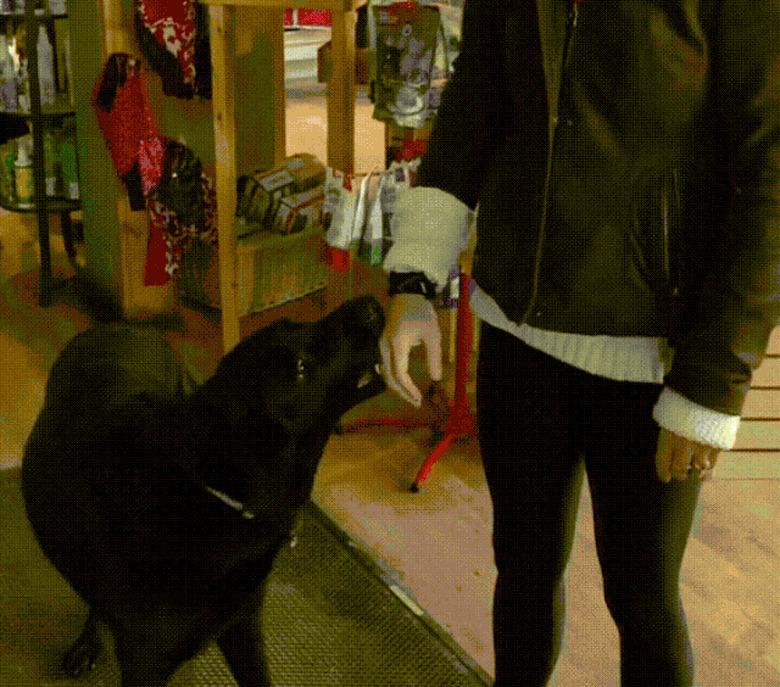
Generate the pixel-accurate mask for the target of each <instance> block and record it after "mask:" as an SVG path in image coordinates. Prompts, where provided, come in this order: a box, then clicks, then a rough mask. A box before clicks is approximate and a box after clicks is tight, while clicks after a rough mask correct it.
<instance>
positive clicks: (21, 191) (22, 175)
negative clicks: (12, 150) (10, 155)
mask: <svg viewBox="0 0 780 687" xmlns="http://www.w3.org/2000/svg"><path fill="white" fill-rule="evenodd" d="M31 148H32V136H31V134H25V135H24V136H21V137H20V138H19V142H18V149H17V153H16V163H15V165H14V182H15V187H16V203H17V204H18V205H19V207H23V208H30V207H32V202H33V188H34V187H33V168H32V159H31V156H30V149H31Z"/></svg>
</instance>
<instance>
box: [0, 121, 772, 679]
mask: <svg viewBox="0 0 780 687" xmlns="http://www.w3.org/2000/svg"><path fill="white" fill-rule="evenodd" d="M304 116H308V115H305V112H304ZM18 284H21V286H19V285H18ZM31 284H32V286H31ZM33 287H34V279H32V280H27V281H25V280H22V281H21V282H18V283H17V282H14V283H12V284H8V283H6V284H0V296H2V304H3V306H2V308H0V465H5V466H9V465H14V464H16V463H17V462H18V460H19V458H20V455H21V450H22V447H23V443H24V440H25V438H26V436H27V433H28V432H29V430H30V427H31V425H32V422H33V421H34V418H35V416H36V414H37V412H38V410H39V408H40V406H41V402H42V397H43V387H44V384H45V380H46V374H47V370H48V368H49V366H50V365H51V363H52V362H53V360H54V356H55V355H56V353H57V350H58V348H59V347H61V345H62V344H63V343H64V342H65V341H66V340H67V339H69V338H70V337H71V336H72V335H73V334H75V333H76V332H77V331H79V330H80V329H82V328H83V327H85V326H86V324H87V323H86V320H85V318H83V317H81V316H79V315H78V314H77V313H75V312H73V311H71V310H69V309H68V308H65V307H64V306H57V307H55V308H52V309H50V310H47V311H41V310H39V309H38V308H37V307H36V306H35V304H34V294H32V293H31V288H33ZM187 322H188V329H187V330H186V331H185V333H184V334H183V335H179V336H178V337H177V339H176V341H175V342H174V343H175V345H176V347H177V348H178V349H179V351H180V352H181V353H182V355H184V356H185V357H186V358H187V359H188V360H189V361H190V362H191V363H192V364H194V365H196V366H198V367H200V368H201V369H203V370H206V371H208V370H213V367H214V365H215V364H216V354H215V351H217V350H218V349H219V341H220V338H219V331H218V329H217V327H216V325H215V324H213V323H212V322H209V321H207V320H204V319H202V318H200V317H199V316H190V315H188V319H187ZM451 372H452V370H451V369H450V370H449V371H448V374H451ZM472 384H473V382H472ZM472 390H473V389H472ZM372 413H390V414H394V415H413V413H412V412H411V410H410V409H409V408H408V407H406V406H404V405H403V404H401V403H400V402H399V401H397V400H396V399H395V398H394V397H393V396H391V395H390V394H389V393H386V394H383V395H382V396H380V397H378V398H377V399H376V400H374V401H371V402H369V403H367V404H365V406H363V407H361V408H360V409H359V414H362V415H370V414H372ZM427 436H428V434H427V432H426V431H425V430H414V431H410V432H397V431H391V430H382V431H376V432H370V433H365V432H364V433H361V434H355V435H347V436H334V437H333V438H332V439H331V441H330V442H329V444H328V447H327V450H326V453H325V456H324V458H323V461H322V464H321V468H320V472H319V474H318V478H317V481H316V485H315V493H314V499H315V500H316V501H317V502H318V503H319V504H320V505H321V506H322V507H323V508H324V509H325V510H326V511H327V512H328V513H329V514H331V515H332V516H333V517H335V519H336V520H337V521H338V522H340V523H341V525H342V526H343V527H344V529H345V530H347V531H348V532H349V533H350V534H351V535H352V536H353V537H354V538H355V540H356V542H358V545H360V546H363V547H365V548H366V550H367V551H369V552H370V554H371V555H372V556H373V557H374V558H375V559H376V560H377V561H378V562H379V563H380V564H381V565H382V566H384V567H385V568H387V569H388V570H390V571H392V573H393V574H394V575H395V577H396V578H397V580H398V581H399V582H400V583H401V584H402V585H403V586H404V587H405V588H406V589H407V590H408V591H409V593H410V595H411V596H412V597H413V598H414V599H415V600H416V602H417V603H418V604H419V605H420V606H422V607H423V608H424V609H426V610H427V611H428V612H429V613H430V614H431V615H433V617H434V618H435V619H436V620H437V621H438V622H439V623H440V624H441V625H443V626H444V627H445V628H446V629H447V630H448V631H449V632H450V633H451V634H452V636H453V637H454V638H455V639H456V640H457V641H458V642H459V643H460V644H461V646H463V647H464V648H465V649H466V650H467V651H468V652H469V653H470V654H471V655H472V656H473V657H474V658H475V659H476V660H477V661H478V662H479V663H480V664H481V665H482V666H483V667H484V668H485V669H486V670H487V671H488V672H492V670H493V658H492V638H491V630H490V614H491V599H492V587H493V583H494V579H495V570H494V567H493V564H492V553H491V548H490V531H491V506H490V500H489V497H488V493H487V490H486V487H485V480H484V474H483V471H482V467H481V463H480V458H479V451H478V448H477V446H476V442H475V441H473V440H466V441H463V442H461V443H458V444H457V445H456V446H455V447H454V448H453V450H451V451H450V453H448V454H447V455H446V456H445V457H444V458H443V459H442V460H441V461H440V462H439V463H438V464H437V466H436V467H435V468H434V471H433V473H432V475H431V479H430V481H429V483H428V484H427V485H426V487H425V488H424V489H423V491H422V492H421V493H419V494H416V495H413V494H410V493H409V492H408V491H407V487H408V485H409V483H410V481H411V479H412V478H413V476H414V474H415V472H416V470H417V468H418V466H419V463H420V460H421V459H422V458H423V455H424V444H425V440H426V439H427ZM772 475H777V471H776V469H774V468H772V467H771V466H767V465H762V466H758V468H757V469H756V470H752V469H751V466H749V465H748V466H746V465H745V464H744V463H742V464H739V463H736V462H731V463H730V462H729V461H728V460H724V461H723V462H722V464H721V465H719V467H718V471H717V472H716V475H715V479H713V481H712V482H710V483H709V484H707V485H706V486H705V487H704V489H703V491H702V497H701V501H700V507H699V510H698V513H697V517H696V522H695V526H694V531H693V536H692V537H691V540H690V543H689V546H688V551H687V554H686V558H685V562H684V566H683V573H682V589H683V600H684V603H685V607H686V611H687V614H688V618H689V622H690V628H691V635H692V640H693V644H694V647H695V653H696V662H697V685H699V686H700V687H726V686H729V685H733V686H735V687H780V482H779V481H778V480H777V479H772V478H771V476H772ZM757 476H764V477H769V478H764V479H760V478H758V477H757ZM568 581H569V587H568V620H567V631H566V639H565V645H564V649H563V652H562V655H561V659H560V662H559V664H558V667H557V670H556V675H555V679H554V680H553V681H552V682H551V685H554V686H556V687H595V686H604V687H609V686H614V685H618V684H619V668H618V646H617V633H616V631H615V629H614V626H613V624H612V622H611V620H610V617H609V615H608V613H607V610H606V607H605V605H604V602H603V599H602V589H601V578H600V573H599V569H598V563H597V560H596V555H595V550H594V537H593V524H592V514H591V507H590V501H589V497H588V492H587V489H583V494H582V501H581V504H580V515H579V522H578V535H577V538H576V542H575V546H574V551H573V555H572V559H571V563H570V567H569V571H568ZM3 687H5V686H3Z"/></svg>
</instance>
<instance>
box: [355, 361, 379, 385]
mask: <svg viewBox="0 0 780 687" xmlns="http://www.w3.org/2000/svg"><path fill="white" fill-rule="evenodd" d="M381 372H382V368H381V367H380V365H379V363H377V364H376V365H374V369H373V370H366V371H365V372H364V373H363V374H362V375H361V376H360V379H358V383H357V388H358V389H363V388H365V387H367V386H368V385H369V384H371V382H374V381H377V379H378V378H381V377H382V374H381Z"/></svg>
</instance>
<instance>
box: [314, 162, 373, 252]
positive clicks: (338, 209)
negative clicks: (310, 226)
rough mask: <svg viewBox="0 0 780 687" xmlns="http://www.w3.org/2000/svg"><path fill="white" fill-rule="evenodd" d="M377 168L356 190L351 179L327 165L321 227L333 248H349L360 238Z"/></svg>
mask: <svg viewBox="0 0 780 687" xmlns="http://www.w3.org/2000/svg"><path fill="white" fill-rule="evenodd" d="M373 175H374V171H371V172H370V173H369V174H368V175H366V176H365V177H363V179H362V180H361V182H360V188H359V190H357V191H354V190H353V184H352V179H351V178H350V177H349V176H346V177H345V176H344V173H343V172H341V171H339V170H334V169H330V168H328V174H327V178H326V180H325V201H324V203H323V206H322V226H323V227H324V228H325V229H326V230H327V233H326V235H325V240H326V241H327V243H328V245H329V246H331V247H332V248H338V249H341V250H346V249H348V248H349V247H350V246H351V245H352V244H353V243H354V242H355V241H358V240H360V238H361V236H362V234H363V227H364V225H365V222H366V208H367V207H368V203H369V189H370V182H371V177H372V176H373Z"/></svg>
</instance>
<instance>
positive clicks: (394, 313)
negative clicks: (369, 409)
mask: <svg viewBox="0 0 780 687" xmlns="http://www.w3.org/2000/svg"><path fill="white" fill-rule="evenodd" d="M421 343H422V344H424V345H425V350H426V353H427V356H428V371H429V373H430V375H431V379H432V380H434V381H439V380H440V379H441V369H442V367H441V332H440V331H439V320H438V318H437V317H436V312H435V311H434V309H433V305H431V303H430V302H429V301H428V300H426V299H425V297H424V296H420V295H418V294H414V293H399V294H397V295H395V296H393V298H392V300H391V301H390V306H389V308H388V313H387V321H386V323H385V331H384V333H383V334H382V337H381V338H380V339H379V349H380V351H381V352H382V373H383V376H384V378H385V382H387V385H388V386H389V387H390V388H391V389H393V390H394V391H395V392H397V393H398V394H399V395H400V396H401V398H403V399H404V400H405V401H408V402H409V403H411V404H412V405H415V406H417V407H418V408H419V407H420V404H421V403H422V394H421V393H420V390H419V389H418V388H417V387H416V386H415V384H414V382H413V381H412V378H411V377H410V376H409V352H410V351H411V350H412V348H414V347H415V346H417V345H418V344H421Z"/></svg>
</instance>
